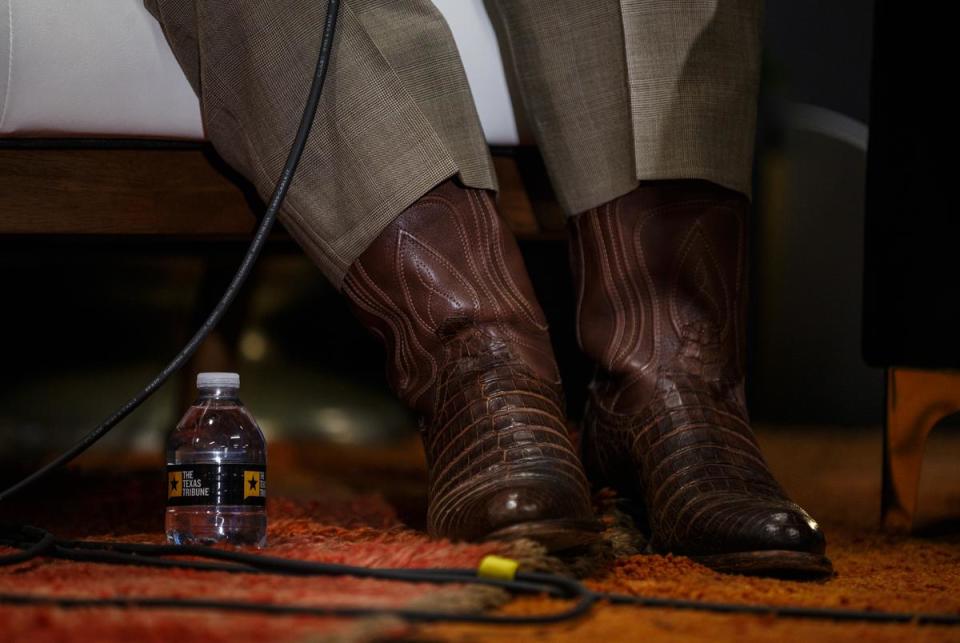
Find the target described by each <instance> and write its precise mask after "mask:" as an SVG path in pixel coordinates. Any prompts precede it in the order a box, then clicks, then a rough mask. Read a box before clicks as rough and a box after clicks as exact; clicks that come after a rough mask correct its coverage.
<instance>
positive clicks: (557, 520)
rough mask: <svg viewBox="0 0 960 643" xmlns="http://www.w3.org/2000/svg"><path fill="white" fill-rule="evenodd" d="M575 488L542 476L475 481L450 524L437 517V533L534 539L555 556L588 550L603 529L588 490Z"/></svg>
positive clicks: (464, 537) (473, 537)
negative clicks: (578, 547)
mask: <svg viewBox="0 0 960 643" xmlns="http://www.w3.org/2000/svg"><path fill="white" fill-rule="evenodd" d="M575 487H576V486H575V485H573V484H567V483H566V481H565V480H564V479H563V478H560V477H559V476H549V475H543V474H540V475H534V476H530V475H520V476H498V477H497V478H496V479H490V480H486V481H483V480H474V481H473V482H472V484H471V485H470V488H469V489H460V490H459V491H460V494H458V495H460V501H459V502H456V503H454V504H455V505H458V506H456V509H455V510H453V511H451V512H450V513H448V514H447V515H446V517H445V518H446V519H442V518H443V517H442V516H433V517H432V519H431V521H430V522H431V525H433V526H434V529H432V532H433V535H434V536H439V537H444V538H449V539H451V540H468V541H480V540H488V539H497V540H500V539H515V538H530V539H532V540H536V541H539V542H541V543H542V544H544V545H545V546H547V548H548V549H550V550H556V549H564V548H567V547H570V546H575V545H579V544H583V543H586V542H589V541H591V540H594V539H595V537H596V533H597V532H598V531H599V529H600V524H599V523H598V522H597V521H596V520H595V519H594V517H593V511H592V509H591V507H590V501H589V496H588V495H587V493H586V489H585V488H583V489H581V488H579V487H576V488H575ZM443 504H446V503H441V506H442V505H443ZM451 509H452V507H451Z"/></svg>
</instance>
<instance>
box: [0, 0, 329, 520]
mask: <svg viewBox="0 0 960 643" xmlns="http://www.w3.org/2000/svg"><path fill="white" fill-rule="evenodd" d="M339 8H340V0H328V4H327V16H326V19H325V20H324V25H323V39H322V40H321V44H320V53H319V55H318V57H317V66H316V69H315V71H314V75H313V83H312V85H311V86H310V95H309V98H308V99H307V104H306V107H305V108H304V110H303V116H302V117H301V118H300V126H299V127H298V129H297V135H296V137H295V138H294V141H293V145H292V146H291V148H290V154H289V155H288V156H287V161H286V163H285V164H284V166H283V171H282V172H281V173H280V178H279V179H278V180H277V186H276V188H275V189H274V191H273V196H272V197H271V198H270V203H269V204H268V206H267V210H266V212H265V213H264V215H263V219H262V220H261V222H260V226H259V227H258V228H257V231H256V233H255V234H254V236H253V240H252V241H251V242H250V247H249V248H248V249H247V254H246V255H245V256H244V257H243V261H241V262H240V267H239V268H238V269H237V273H236V274H235V275H234V276H233V279H232V280H231V281H230V284H229V285H228V286H227V289H226V290H225V291H224V292H223V296H222V297H221V298H220V301H219V302H217V305H216V306H214V308H213V311H212V312H211V313H210V315H209V316H208V317H207V319H206V320H205V321H204V322H203V324H202V325H201V326H200V328H199V329H198V330H197V332H196V333H195V334H194V335H193V337H191V338H190V341H188V342H187V343H186V345H185V346H184V347H183V348H182V349H181V350H180V352H179V353H177V355H176V356H175V357H174V358H173V360H171V362H170V363H169V364H167V365H166V367H164V369H163V370H161V371H160V373H158V374H157V376H156V377H154V378H153V380H151V381H150V383H149V384H147V385H146V386H145V387H144V388H143V389H142V390H141V391H140V392H139V393H137V394H136V395H135V396H133V397H132V398H130V400H128V401H127V402H126V403H125V404H123V405H122V406H121V407H120V408H118V409H117V410H116V411H114V412H113V413H112V414H111V415H110V416H109V417H107V419H105V420H104V421H103V422H101V423H100V425H99V426H97V427H96V428H95V429H94V430H93V431H91V432H90V433H88V434H87V435H85V436H84V437H83V438H82V439H81V440H80V441H79V442H77V443H76V444H75V445H74V446H73V447H71V448H70V449H69V450H67V451H65V452H64V453H62V454H61V455H60V456H58V457H57V458H55V459H54V460H52V461H51V462H49V463H47V464H46V465H44V466H42V467H40V468H39V469H38V470H37V471H34V472H33V473H32V474H30V475H28V476H27V477H26V478H24V479H22V480H20V481H19V482H17V483H15V484H13V485H11V486H10V487H8V488H7V489H4V490H3V491H2V492H0V502H3V501H4V500H6V499H7V498H9V497H10V496H12V495H14V494H15V493H17V492H19V491H22V490H23V489H24V488H26V487H28V486H30V485H31V484H33V483H35V482H37V481H38V480H40V479H42V478H45V477H46V476H48V475H50V473H51V472H53V471H54V470H55V469H58V468H59V467H62V466H63V465H65V464H67V463H68V462H70V461H71V460H73V459H74V458H76V457H77V456H79V455H80V454H81V453H83V452H84V451H86V450H87V449H89V448H90V447H91V446H93V444H94V443H95V442H97V440H99V439H100V438H102V437H103V436H104V435H106V434H107V433H108V432H109V431H110V430H111V429H112V428H113V427H115V426H116V425H117V424H118V423H119V422H120V421H121V420H123V419H124V418H125V417H127V416H128V415H130V413H132V412H133V411H134V410H135V409H136V408H137V407H139V406H140V405H141V404H143V403H144V401H146V400H147V398H149V397H150V396H151V395H153V393H154V392H155V391H156V390H157V389H158V388H160V386H162V385H163V383H164V382H166V381H167V380H168V379H169V378H170V376H171V375H173V374H174V373H176V372H177V371H178V370H180V368H181V367H183V365H184V364H185V363H186V362H187V360H189V359H190V357H191V356H192V355H193V354H194V353H195V352H196V350H197V348H199V346H200V344H201V343H202V342H203V340H204V339H206V338H207V335H209V334H210V332H211V331H212V330H213V329H214V328H215V327H216V325H217V324H218V323H219V322H220V319H221V318H222V317H223V315H224V313H225V312H226V311H227V309H228V308H229V307H230V304H232V303H233V300H234V299H235V298H236V296H237V292H239V290H240V288H241V287H242V286H243V284H244V282H246V280H247V277H248V276H249V275H250V271H251V269H252V268H253V265H254V263H255V262H256V260H257V257H258V256H259V255H260V251H261V250H262V249H263V244H264V243H266V241H267V237H268V236H269V235H270V230H271V229H272V228H273V223H274V221H275V220H276V216H277V211H278V210H279V209H280V206H281V205H282V204H283V200H284V198H285V197H286V196H287V190H289V188H290V183H291V182H292V181H293V176H294V173H295V172H296V170H297V165H298V164H299V163H300V157H301V156H302V155H303V150H304V147H306V144H307V138H308V137H309V135H310V128H311V127H312V126H313V119H314V116H315V115H316V112H317V106H318V105H319V103H320V94H321V92H322V91H323V84H324V79H325V78H326V75H327V68H328V67H329V64H330V52H331V50H332V48H333V37H334V33H335V31H336V25H337V12H338V10H339Z"/></svg>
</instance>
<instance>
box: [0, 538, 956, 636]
mask: <svg viewBox="0 0 960 643" xmlns="http://www.w3.org/2000/svg"><path fill="white" fill-rule="evenodd" d="M0 545H6V546H11V547H17V548H20V549H23V550H24V551H23V552H18V553H16V554H13V555H8V556H0V566H4V565H10V564H16V563H20V562H24V561H25V560H27V559H30V558H36V557H39V556H47V557H51V558H60V559H66V560H80V561H85V562H95V563H105V564H112V565H138V566H150V567H179V568H183V569H191V570H196V571H220V572H230V573H249V574H280V575H296V576H354V577H358V578H370V579H379V580H391V581H403V582H410V583H459V584H482V585H489V586H493V587H499V588H502V589H504V590H507V591H510V592H512V593H514V594H542V595H547V596H551V597H556V598H561V599H569V600H575V601H576V602H575V603H574V605H573V606H571V607H568V608H567V609H565V610H562V611H560V612H554V613H551V614H538V615H528V616H512V615H490V614H474V613H451V612H442V611H434V610H409V609H404V608H386V609H383V608H365V607H337V608H332V607H323V606H319V607H316V606H296V605H277V604H269V605H264V604H261V603H248V602H244V601H202V600H201V601H196V600H191V599H175V598H137V597H116V598H106V599H94V598H83V597H51V596H36V595H26V594H9V593H8V594H0V603H7V604H16V605H28V604H29V605H55V606H59V607H64V608H74V607H128V608H130V607H136V608H144V609H150V608H171V607H175V608H183V609H193V610H202V609H216V610H226V611H243V612H258V613H264V614H274V615H282V614H288V615H307V616H351V617H356V616H370V615H381V616H382V615H385V614H389V615H393V616H397V617H400V618H404V619H406V620H410V621H418V622H437V621H449V622H461V623H479V624H490V625H535V624H539V625H543V624H549V623H557V622H560V621H565V620H569V619H573V618H577V617H579V616H581V615H583V614H586V613H587V612H588V611H589V610H590V609H591V607H592V606H593V605H594V604H596V603H599V602H606V603H609V604H611V605H632V606H634V607H647V608H661V609H676V610H696V611H704V612H713V613H718V614H747V615H756V616H773V617H780V618H796V619H817V620H830V621H839V622H851V621H858V622H867V623H881V624H883V623H916V624H923V625H951V626H956V625H960V614H928V613H911V612H874V611H869V610H853V609H833V608H822V607H791V606H785V607H779V606H771V605H757V604H743V603H716V602H703V601H691V600H684V599H673V598H659V597H652V596H630V595H626V594H608V593H603V592H594V591H592V590H590V589H589V588H587V587H586V586H584V585H583V584H582V583H580V582H579V581H576V580H573V579H569V578H564V577H562V576H557V575H554V574H542V573H534V572H524V573H519V574H517V575H516V578H515V579H514V580H497V579H490V578H481V577H479V576H478V575H477V571H476V570H474V569H435V568H431V569H397V568H376V567H356V566H353V565H342V564H334V563H319V562H312V561H305V560H295V559H288V558H279V557H276V556H264V555H261V554H250V553H246V552H240V551H230V550H225V549H214V548H211V547H202V546H181V545H176V546H174V545H152V544H143V543H117V542H97V541H68V540H57V539H56V538H54V536H53V535H52V534H50V533H49V532H47V531H45V530H43V529H38V528H36V527H22V526H20V527H8V528H6V529H4V528H0ZM170 556H175V557H177V558H169V557H170ZM184 556H190V557H196V558H202V559H207V560H200V561H197V560H184V559H183V557H184ZM209 560H214V561H217V562H213V563H211V562H208V561H209Z"/></svg>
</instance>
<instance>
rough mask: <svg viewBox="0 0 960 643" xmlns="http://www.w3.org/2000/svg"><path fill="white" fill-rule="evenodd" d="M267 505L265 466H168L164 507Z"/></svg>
mask: <svg viewBox="0 0 960 643" xmlns="http://www.w3.org/2000/svg"><path fill="white" fill-rule="evenodd" d="M266 504H267V468H266V467H265V466H263V465H261V464H173V465H168V466H167V506H168V507H184V506H187V505H251V506H259V507H263V506H265V505H266Z"/></svg>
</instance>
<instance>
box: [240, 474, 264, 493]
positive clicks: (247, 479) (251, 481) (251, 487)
mask: <svg viewBox="0 0 960 643" xmlns="http://www.w3.org/2000/svg"><path fill="white" fill-rule="evenodd" d="M263 478H264V474H263V471H244V472H243V483H244V484H243V497H244V499H246V498H251V497H252V498H259V497H261V496H263V495H264V493H263V492H264V488H263V486H264V485H263V482H264V480H263Z"/></svg>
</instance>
